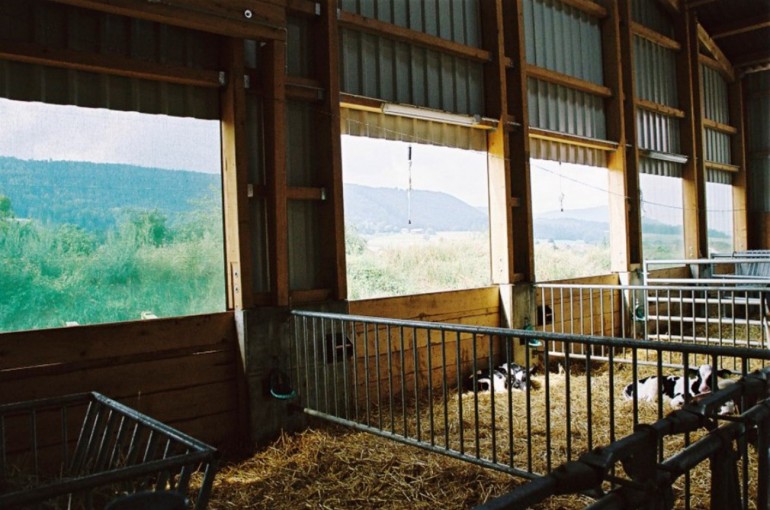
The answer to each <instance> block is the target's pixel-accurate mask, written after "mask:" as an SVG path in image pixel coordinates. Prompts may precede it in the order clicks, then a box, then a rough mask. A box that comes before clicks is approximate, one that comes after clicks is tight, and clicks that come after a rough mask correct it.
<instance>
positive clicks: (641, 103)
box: [634, 98, 685, 119]
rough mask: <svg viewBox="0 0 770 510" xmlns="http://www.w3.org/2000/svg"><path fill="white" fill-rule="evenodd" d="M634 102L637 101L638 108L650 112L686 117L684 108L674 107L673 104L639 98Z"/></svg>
mask: <svg viewBox="0 0 770 510" xmlns="http://www.w3.org/2000/svg"><path fill="white" fill-rule="evenodd" d="M634 103H636V106H637V107H638V108H642V109H644V110H647V111H650V112H655V113H659V114H661V115H668V116H669V117H676V118H677V119H683V118H684V117H685V113H684V110H680V109H679V108H673V107H671V106H666V105H664V104H660V103H655V102H653V101H648V100H646V99H638V98H637V99H635V100H634Z"/></svg>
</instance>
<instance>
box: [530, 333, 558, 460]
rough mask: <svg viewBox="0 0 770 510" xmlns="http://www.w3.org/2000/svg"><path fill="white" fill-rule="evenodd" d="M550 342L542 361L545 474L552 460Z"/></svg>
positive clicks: (546, 343) (546, 345)
mask: <svg viewBox="0 0 770 510" xmlns="http://www.w3.org/2000/svg"><path fill="white" fill-rule="evenodd" d="M550 344H551V342H550V341H547V342H545V346H544V347H545V349H543V360H544V363H545V463H546V472H547V473H550V472H551V471H552V469H553V459H552V458H551V370H550V367H551V361H550V356H549V351H550ZM530 448H531V445H530Z"/></svg>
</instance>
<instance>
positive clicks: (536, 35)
mask: <svg viewBox="0 0 770 510" xmlns="http://www.w3.org/2000/svg"><path fill="white" fill-rule="evenodd" d="M523 7H524V33H525V36H526V52H527V63H528V64H533V65H536V66H538V67H543V68H545V69H550V70H551V71H557V72H559V73H563V74H567V75H569V76H574V77H575V78H580V79H582V80H586V81H589V82H592V83H597V84H600V85H601V84H603V83H604V75H603V71H602V58H601V55H602V37H601V30H600V28H599V21H598V20H597V19H595V18H592V17H591V16H589V15H588V14H586V13H584V12H583V11H580V10H578V9H576V8H574V7H571V6H569V5H566V4H564V3H562V2H561V1H559V0H524V3H523Z"/></svg>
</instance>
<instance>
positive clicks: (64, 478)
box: [0, 392, 217, 510]
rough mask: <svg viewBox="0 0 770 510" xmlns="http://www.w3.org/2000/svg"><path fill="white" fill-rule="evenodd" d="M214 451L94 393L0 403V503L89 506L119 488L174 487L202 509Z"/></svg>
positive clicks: (102, 502) (127, 491)
mask: <svg viewBox="0 0 770 510" xmlns="http://www.w3.org/2000/svg"><path fill="white" fill-rule="evenodd" d="M216 457H217V451H216V450H215V449H214V448H212V447H210V446H208V445H206V444H205V443H202V442H200V441H198V440H196V439H194V438H192V437H190V436H188V435H186V434H183V433H181V432H179V431H177V430H175V429H174V428H172V427H169V426H168V425H165V424H163V423H161V422H159V421H157V420H155V419H152V418H150V417H148V416H145V415H144V414H142V413H139V412H137V411H136V410H134V409H131V408H130V407H127V406H124V405H122V404H120V403H119V402H116V401H114V400H112V399H109V398H107V397H105V396H104V395H101V394H99V393H95V392H92V393H82V394H76V395H67V396H63V397H56V398H48V399H41V400H33V401H28V402H19V403H12V404H3V405H0V489H2V490H1V491H0V508H3V509H14V508H30V507H31V508H43V507H44V508H51V509H58V508H62V509H65V508H66V509H78V508H83V509H89V510H90V509H94V508H103V507H104V505H105V504H106V503H107V502H108V501H110V500H112V499H114V498H116V497H118V496H121V495H125V494H132V493H136V492H140V491H175V492H177V493H179V494H181V495H183V496H185V497H187V496H191V497H192V499H194V508H195V510H205V508H206V506H207V505H208V498H209V493H210V490H211V485H212V483H213V479H214V474H215V471H216ZM199 470H200V471H202V472H203V473H204V475H203V477H202V480H201V483H200V488H199V489H198V490H197V492H195V493H194V494H192V493H191V491H190V480H191V476H192V474H193V473H194V472H195V471H199Z"/></svg>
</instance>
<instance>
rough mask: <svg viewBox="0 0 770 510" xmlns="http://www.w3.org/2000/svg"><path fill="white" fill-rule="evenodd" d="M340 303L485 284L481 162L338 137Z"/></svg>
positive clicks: (449, 151)
mask: <svg viewBox="0 0 770 510" xmlns="http://www.w3.org/2000/svg"><path fill="white" fill-rule="evenodd" d="M342 167H343V183H344V203H345V250H346V260H347V278H348V297H349V298H350V299H367V298H376V297H387V296H400V295H409V294H417V293H423V292H436V291H444V290H455V289H464V288H474V287H481V286H485V285H489V284H490V282H491V270H490V248H489V205H488V203H489V198H488V195H489V190H488V178H487V155H486V154H485V153H482V152H478V151H470V150H462V149H455V148H448V147H439V146H434V145H427V144H419V143H406V142H400V141H393V140H384V139H372V138H367V137H362V136H348V135H343V136H342Z"/></svg>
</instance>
